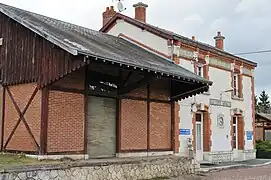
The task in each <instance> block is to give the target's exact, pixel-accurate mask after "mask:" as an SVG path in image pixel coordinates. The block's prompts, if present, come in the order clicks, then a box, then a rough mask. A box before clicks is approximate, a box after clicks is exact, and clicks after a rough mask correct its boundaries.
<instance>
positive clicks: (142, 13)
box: [134, 2, 148, 23]
mask: <svg viewBox="0 0 271 180" xmlns="http://www.w3.org/2000/svg"><path fill="white" fill-rule="evenodd" d="M147 7H148V5H147V4H144V3H142V2H139V3H137V4H134V8H135V19H136V20H139V21H142V22H144V23H145V22H146V9H147Z"/></svg>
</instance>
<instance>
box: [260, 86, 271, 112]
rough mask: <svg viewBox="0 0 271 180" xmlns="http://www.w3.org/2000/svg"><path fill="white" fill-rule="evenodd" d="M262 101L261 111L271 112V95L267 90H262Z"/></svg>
mask: <svg viewBox="0 0 271 180" xmlns="http://www.w3.org/2000/svg"><path fill="white" fill-rule="evenodd" d="M259 100H260V102H259V103H258V105H259V109H260V112H263V113H269V111H270V101H269V96H268V94H267V93H266V92H265V91H262V92H261V94H260V97H259Z"/></svg>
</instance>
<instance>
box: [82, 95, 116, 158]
mask: <svg viewBox="0 0 271 180" xmlns="http://www.w3.org/2000/svg"><path fill="white" fill-rule="evenodd" d="M87 126H88V129H87V130H88V136H87V138H88V140H87V141H88V143H87V150H88V155H89V157H90V158H100V157H114V156H115V154H116V100H115V99H111V98H104V97H95V96H89V97H88V124H87Z"/></svg>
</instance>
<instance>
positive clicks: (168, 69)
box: [0, 3, 212, 85]
mask: <svg viewBox="0 0 271 180" xmlns="http://www.w3.org/2000/svg"><path fill="white" fill-rule="evenodd" d="M0 12H2V13H3V14H5V15H7V16H8V17H10V18H12V19H14V20H15V21H17V22H18V23H20V24H22V25H23V26H25V27H26V28H28V29H30V30H31V31H33V32H35V33H37V34H39V35H40V36H42V37H43V38H45V39H47V40H48V41H50V42H52V43H54V44H56V45H57V46H59V47H61V48H62V49H64V50H66V51H67V52H69V53H71V54H73V55H75V56H76V55H79V54H82V55H86V56H90V57H95V58H98V59H102V60H106V61H111V62H114V63H119V64H120V65H121V64H125V65H128V66H132V67H135V68H141V69H147V70H150V71H154V72H158V73H161V74H162V75H163V74H167V75H168V76H171V77H172V78H175V79H182V80H188V81H193V82H195V83H199V84H204V85H211V84H212V82H211V81H208V80H206V79H204V78H202V77H200V76H198V75H196V74H194V73H192V72H191V71H189V70H186V69H185V68H182V67H180V66H178V65H176V64H175V63H174V62H172V61H171V60H169V59H165V58H163V57H160V56H157V55H155V54H153V53H151V52H148V51H146V50H144V49H143V48H141V47H139V46H137V45H135V44H133V43H131V42H129V41H126V40H124V39H122V38H120V37H115V36H112V35H109V34H106V33H102V32H99V31H95V30H91V29H88V28H85V27H81V26H78V25H74V24H71V23H67V22H64V21H60V20H57V19H53V18H50V17H46V16H43V15H39V14H36V13H32V12H29V11H25V10H22V9H19V8H15V7H12V6H8V5H5V4H1V3H0Z"/></svg>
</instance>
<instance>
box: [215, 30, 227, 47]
mask: <svg viewBox="0 0 271 180" xmlns="http://www.w3.org/2000/svg"><path fill="white" fill-rule="evenodd" d="M214 39H215V47H216V48H218V49H221V50H224V39H225V37H224V36H222V35H221V32H220V31H218V32H217V36H215V37H214Z"/></svg>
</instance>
